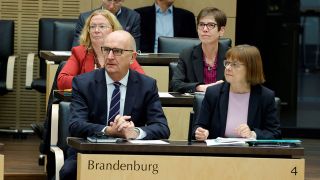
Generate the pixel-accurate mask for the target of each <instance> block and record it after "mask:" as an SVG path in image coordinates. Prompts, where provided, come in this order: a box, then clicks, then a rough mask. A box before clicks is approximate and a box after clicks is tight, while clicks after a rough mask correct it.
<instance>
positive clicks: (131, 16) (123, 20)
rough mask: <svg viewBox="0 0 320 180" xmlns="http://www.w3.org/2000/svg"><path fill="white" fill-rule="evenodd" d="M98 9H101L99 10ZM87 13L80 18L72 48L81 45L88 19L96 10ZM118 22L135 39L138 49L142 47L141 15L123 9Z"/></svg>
mask: <svg viewBox="0 0 320 180" xmlns="http://www.w3.org/2000/svg"><path fill="white" fill-rule="evenodd" d="M98 9H101V7H100V8H98ZM98 9H94V10H92V11H87V12H84V13H81V14H80V15H79V18H78V22H77V25H76V29H75V34H74V37H73V43H72V47H75V46H78V45H79V36H80V34H81V31H82V29H83V26H84V24H85V23H86V20H87V18H88V17H89V16H90V15H91V13H93V12H94V11H95V10H98ZM117 19H118V21H119V22H120V24H121V26H122V28H123V30H125V31H128V32H129V33H130V34H131V35H132V36H133V37H134V39H135V41H136V46H137V49H139V47H140V36H141V34H140V15H139V14H138V13H137V12H135V11H134V10H131V9H129V8H126V7H123V6H122V7H121V13H120V14H119V15H118V16H117Z"/></svg>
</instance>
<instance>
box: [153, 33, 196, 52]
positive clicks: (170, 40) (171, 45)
mask: <svg viewBox="0 0 320 180" xmlns="http://www.w3.org/2000/svg"><path fill="white" fill-rule="evenodd" d="M199 43H200V40H199V39H197V38H184V37H164V36H160V37H159V38H158V53H180V52H181V51H182V50H183V49H186V48H189V47H193V46H195V45H198V44H199Z"/></svg>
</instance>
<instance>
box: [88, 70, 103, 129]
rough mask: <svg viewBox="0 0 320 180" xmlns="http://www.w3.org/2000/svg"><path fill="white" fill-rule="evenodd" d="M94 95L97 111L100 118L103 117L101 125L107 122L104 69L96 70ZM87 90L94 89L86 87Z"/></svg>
mask: <svg viewBox="0 0 320 180" xmlns="http://www.w3.org/2000/svg"><path fill="white" fill-rule="evenodd" d="M95 80H96V81H95V82H96V86H95V87H96V95H95V96H98V97H97V98H96V99H98V102H97V104H98V106H97V107H98V109H99V110H98V111H97V112H101V116H103V118H101V119H103V121H104V122H103V123H104V124H106V122H107V114H108V112H107V109H108V99H107V92H108V91H107V84H106V76H105V70H104V68H102V69H99V70H97V73H96V77H95ZM88 88H94V87H88Z"/></svg>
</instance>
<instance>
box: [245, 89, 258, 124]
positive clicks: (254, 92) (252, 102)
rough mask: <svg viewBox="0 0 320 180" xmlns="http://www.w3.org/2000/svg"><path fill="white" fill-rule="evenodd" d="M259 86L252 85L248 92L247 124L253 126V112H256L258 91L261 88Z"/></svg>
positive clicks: (254, 116) (254, 115)
mask: <svg viewBox="0 0 320 180" xmlns="http://www.w3.org/2000/svg"><path fill="white" fill-rule="evenodd" d="M259 87H260V86H252V87H251V92H250V99H249V108H248V120H247V124H248V126H249V127H253V122H254V120H255V118H256V114H255V113H253V112H258V108H259V107H258V106H259V104H260V103H259V101H260V95H259V94H260V93H261V89H260V88H259Z"/></svg>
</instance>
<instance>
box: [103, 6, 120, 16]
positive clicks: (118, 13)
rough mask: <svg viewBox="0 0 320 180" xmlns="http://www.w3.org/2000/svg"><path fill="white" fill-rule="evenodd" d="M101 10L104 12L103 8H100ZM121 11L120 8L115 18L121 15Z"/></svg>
mask: <svg viewBox="0 0 320 180" xmlns="http://www.w3.org/2000/svg"><path fill="white" fill-rule="evenodd" d="M101 9H102V10H104V9H105V8H104V7H103V6H101ZM121 9H122V8H120V9H119V11H118V12H117V14H116V16H117V17H118V16H119V15H120V14H121Z"/></svg>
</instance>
